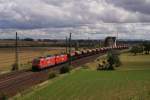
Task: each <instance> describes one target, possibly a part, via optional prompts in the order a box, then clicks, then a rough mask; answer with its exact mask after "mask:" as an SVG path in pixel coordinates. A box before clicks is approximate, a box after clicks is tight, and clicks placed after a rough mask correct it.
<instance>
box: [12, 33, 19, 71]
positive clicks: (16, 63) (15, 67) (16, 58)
mask: <svg viewBox="0 0 150 100" xmlns="http://www.w3.org/2000/svg"><path fill="white" fill-rule="evenodd" d="M18 61H19V60H18V33H17V32H16V43H15V65H14V66H13V69H12V70H18V67H19V64H18Z"/></svg>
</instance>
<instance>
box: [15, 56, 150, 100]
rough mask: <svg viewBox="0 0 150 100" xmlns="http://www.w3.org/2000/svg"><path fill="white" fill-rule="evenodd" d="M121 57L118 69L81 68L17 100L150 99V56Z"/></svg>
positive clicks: (50, 81)
mask: <svg viewBox="0 0 150 100" xmlns="http://www.w3.org/2000/svg"><path fill="white" fill-rule="evenodd" d="M120 59H121V61H122V66H121V67H119V68H117V69H116V70H114V71H97V70H93V69H91V68H88V69H84V68H81V69H78V70H75V71H72V72H70V73H68V74H64V75H60V76H59V77H56V78H55V79H52V80H49V81H48V83H47V84H45V85H44V86H41V87H40V88H37V89H34V90H32V91H31V92H29V93H27V94H25V95H22V96H19V97H17V98H16V99H19V100H20V99H21V100H150V55H137V56H133V55H131V54H122V55H121V56H120ZM88 65H89V66H90V67H95V66H94V64H91V65H90V64H88ZM92 65H93V66H92Z"/></svg>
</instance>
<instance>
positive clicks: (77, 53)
mask: <svg viewBox="0 0 150 100" xmlns="http://www.w3.org/2000/svg"><path fill="white" fill-rule="evenodd" d="M75 57H76V59H79V58H82V52H81V51H75Z"/></svg>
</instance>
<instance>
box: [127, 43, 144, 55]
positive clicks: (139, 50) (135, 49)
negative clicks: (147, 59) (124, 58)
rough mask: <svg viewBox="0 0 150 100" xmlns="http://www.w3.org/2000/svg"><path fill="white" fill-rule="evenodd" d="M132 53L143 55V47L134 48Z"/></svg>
mask: <svg viewBox="0 0 150 100" xmlns="http://www.w3.org/2000/svg"><path fill="white" fill-rule="evenodd" d="M130 52H131V53H133V54H134V55H136V54H137V53H143V46H141V45H136V46H133V47H132V48H131V50H130Z"/></svg>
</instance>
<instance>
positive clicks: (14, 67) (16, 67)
mask: <svg viewBox="0 0 150 100" xmlns="http://www.w3.org/2000/svg"><path fill="white" fill-rule="evenodd" d="M11 70H12V71H15V70H18V65H17V64H16V63H14V64H12V69H11Z"/></svg>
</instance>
